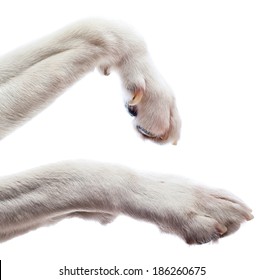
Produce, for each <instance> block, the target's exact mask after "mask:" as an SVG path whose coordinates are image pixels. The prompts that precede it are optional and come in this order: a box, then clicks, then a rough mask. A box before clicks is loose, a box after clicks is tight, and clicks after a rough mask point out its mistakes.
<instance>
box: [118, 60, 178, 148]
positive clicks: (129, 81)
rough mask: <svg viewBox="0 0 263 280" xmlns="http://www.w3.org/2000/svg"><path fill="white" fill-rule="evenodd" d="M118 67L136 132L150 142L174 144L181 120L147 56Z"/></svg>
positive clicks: (168, 88)
mask: <svg viewBox="0 0 263 280" xmlns="http://www.w3.org/2000/svg"><path fill="white" fill-rule="evenodd" d="M118 70H119V72H120V76H121V78H122V81H123V85H124V87H125V88H126V89H127V91H128V92H129V100H128V102H127V104H126V106H127V108H128V110H129V112H136V115H134V117H135V118H134V126H135V128H136V130H137V131H138V132H139V134H140V135H141V136H142V137H143V138H144V139H150V140H152V141H154V142H158V143H168V142H172V143H173V144H176V143H177V141H178V139H179V137H180V129H181V120H180V117H179V114H178V110H177V107H176V103H175V98H174V95H173V92H172V90H171V89H170V87H169V86H168V85H167V83H166V82H165V81H164V80H163V78H162V77H161V75H160V74H159V73H158V72H157V71H156V69H155V68H154V66H153V65H152V63H151V62H150V59H149V58H148V57H147V56H146V57H142V58H141V59H138V60H131V61H129V60H128V61H126V62H125V63H124V64H123V65H121V66H120V67H119V69H118Z"/></svg>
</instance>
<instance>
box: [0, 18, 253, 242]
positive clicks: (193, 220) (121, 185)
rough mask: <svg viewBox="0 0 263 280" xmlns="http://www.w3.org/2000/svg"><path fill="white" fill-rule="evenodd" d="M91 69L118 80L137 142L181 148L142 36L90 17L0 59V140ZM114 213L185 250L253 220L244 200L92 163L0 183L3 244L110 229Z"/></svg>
mask: <svg viewBox="0 0 263 280" xmlns="http://www.w3.org/2000/svg"><path fill="white" fill-rule="evenodd" d="M95 67H98V68H99V69H100V70H101V72H102V73H103V74H105V75H108V74H109V73H110V71H111V69H114V70H116V71H117V72H118V73H119V74H120V77H121V79H122V82H123V85H124V87H125V88H126V89H127V90H128V91H129V92H130V96H131V101H130V102H129V104H128V106H130V107H132V110H133V112H136V117H135V118H134V126H135V128H136V129H137V131H138V133H140V134H141V135H142V137H146V138H150V139H151V140H153V141H155V142H158V143H168V142H172V143H176V142H177V141H178V139H179V136H180V127H181V121H180V118H179V115H178V111H177V108H176V104H175V99H174V96H173V93H172V91H171V89H170V88H169V86H168V85H167V84H166V82H165V81H164V79H163V78H162V77H161V75H160V74H159V73H158V71H157V70H156V69H155V67H154V65H153V63H152V61H151V58H150V57H149V54H148V52H147V48H146V46H145V43H144V42H143V40H142V38H140V37H139V36H138V35H136V34H135V33H134V32H133V30H132V29H131V28H129V27H127V26H125V25H123V24H120V23H116V22H112V21H105V20H97V19H92V20H87V21H82V22H78V23H75V24H73V25H70V26H68V27H66V28H64V29H62V30H61V31H59V32H56V33H54V34H52V35H50V36H48V37H46V38H44V39H41V40H39V41H37V42H35V43H34V44H30V45H28V46H25V47H22V48H20V49H18V50H15V51H13V52H11V53H10V54H7V55H6V56H4V57H2V58H1V59H0V138H1V139H2V138H4V137H5V136H7V135H8V134H9V133H11V132H12V131H13V130H14V129H16V127H18V126H21V125H23V124H24V123H25V122H26V121H27V120H29V119H31V118H32V117H34V116H35V115H36V114H37V113H38V112H40V111H41V110H43V109H44V108H45V107H47V106H48V105H49V104H50V103H52V101H54V100H55V99H56V98H57V97H58V96H59V95H60V94H61V93H62V92H63V90H65V89H66V88H67V87H69V86H70V85H72V84H73V83H74V82H75V81H77V80H78V79H80V78H81V77H83V76H84V75H85V74H86V73H87V72H89V71H91V70H93V69H94V68H95ZM130 109H131V108H130ZM118 214H125V215H129V216H132V217H134V218H136V219H142V220H145V221H149V222H152V223H155V224H156V225H158V226H159V227H160V229H161V230H163V231H165V232H169V233H175V234H177V235H179V236H181V237H182V238H183V239H184V240H185V241H186V242H188V243H189V244H192V243H205V242H209V241H211V240H217V239H218V238H220V237H222V236H225V235H227V234H230V233H232V232H234V231H236V230H237V229H238V228H239V226H240V224H241V223H242V222H243V221H245V220H250V219H251V218H252V217H253V216H252V214H251V210H250V209H249V208H248V207H247V206H246V205H245V204H244V203H243V202H241V201H240V200H239V199H237V198H235V197H234V196H233V195H230V194H227V193H225V192H223V191H219V190H211V189H208V188H204V187H201V186H196V185H195V184H192V183H190V182H188V181H186V180H183V179H181V178H177V177H174V176H168V175H167V176H163V175H152V174H144V173H139V172H136V171H133V170H130V169H128V168H125V167H121V166H114V165H110V166H109V165H106V164H99V163H95V162H83V161H70V162H61V163H57V164H51V165H49V166H44V167H41V168H38V169H34V170H30V171H25V172H23V173H20V174H16V175H12V176H7V177H2V178H1V179H0V239H1V240H7V239H9V238H11V237H14V236H16V235H19V234H21V233H25V232H27V231H29V230H31V229H34V228H36V227H38V226H41V225H43V224H48V223H53V222H56V221H58V220H61V219H62V218H65V217H71V216H78V217H82V218H91V219H97V220H99V221H100V222H101V223H107V222H110V221H112V220H113V219H114V218H115V217H116V216H117V215H118Z"/></svg>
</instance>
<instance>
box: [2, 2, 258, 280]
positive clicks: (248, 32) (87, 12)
mask: <svg viewBox="0 0 263 280" xmlns="http://www.w3.org/2000/svg"><path fill="white" fill-rule="evenodd" d="M261 3H262V2H261V1H230V0H228V1H165V0H163V1H135V0H133V1H114V0H112V1H107V0H105V1H102V0H96V1H88V0H85V1H84V0H83V1H78V0H74V1H54V0H45V1H26V0H24V1H18V0H17V1H11V0H9V1H5V4H3V3H1V7H0V8H1V10H0V30H1V42H0V53H1V54H4V53H6V52H8V51H9V50H11V49H13V48H15V47H18V46H19V45H21V44H24V43H27V42H30V41H31V40H32V39H35V38H38V37H40V36H42V35H45V34H48V33H50V32H52V31H54V30H56V29H58V28H60V27H62V26H64V25H66V24H68V23H70V22H73V21H75V20H78V19H81V18H86V17H89V16H100V17H108V18H114V19H118V18H119V19H122V20H125V21H127V22H128V23H130V24H131V25H133V26H135V28H136V29H137V30H138V31H139V32H140V33H141V34H143V36H144V38H145V40H146V42H147V44H148V46H149V49H150V52H151V54H152V56H153V59H154V61H155V63H156V65H157V66H158V68H159V70H160V71H161V72H162V74H163V76H165V77H166V79H167V80H168V81H169V83H170V85H171V87H172V88H173V89H174V92H175V95H176V98H177V103H178V107H179V111H180V114H181V117H182V120H183V129H182V137H181V140H180V142H179V144H178V146H158V145H155V144H152V143H149V142H147V141H146V142H144V141H142V140H141V139H140V138H139V137H137V135H136V132H135V131H134V130H133V128H132V126H131V124H130V123H131V118H130V117H129V115H128V114H127V113H126V111H125V108H124V107H123V101H122V97H121V95H122V89H121V86H120V81H119V79H118V77H117V76H116V75H115V74H112V75H111V76H109V77H103V76H100V75H99V74H98V73H97V72H94V73H91V74H89V75H88V76H86V77H85V78H84V79H83V80H82V81H80V82H79V83H77V84H76V85H74V86H73V87H72V88H71V89H69V90H68V91H67V92H66V93H65V94H64V95H63V96H62V97H61V98H60V99H59V100H57V101H56V102H55V104H53V105H52V106H51V107H50V108H48V109H47V110H46V111H44V112H43V113H41V114H40V115H39V116H38V117H37V118H35V119H34V120H33V121H31V122H30V123H28V124H27V125H25V126H24V127H23V128H21V129H19V130H18V131H16V132H15V133H13V134H12V135H11V136H9V137H7V138H6V139H4V140H3V141H2V142H1V145H0V173H1V175H4V174H10V173H13V172H16V171H19V170H23V169H26V168H30V167H34V166H37V165H40V164H43V163H49V162H53V161H58V160H61V159H71V158H85V159H93V160H94V159H95V160H100V161H107V162H117V163H122V164H125V165H129V166H132V167H135V168H137V169H145V170H150V171H154V172H157V171H159V172H168V173H174V174H179V175H182V176H185V177H188V178H193V179H194V180H196V181H198V182H202V183H204V184H205V185H209V186H212V187H219V188H224V189H227V190H229V191H231V192H233V193H235V194H236V195H237V196H239V197H241V198H242V199H243V200H244V201H245V202H246V203H247V204H248V205H249V206H250V207H251V208H253V214H254V216H255V219H254V220H253V221H250V222H248V223H246V224H244V225H243V226H242V227H241V229H240V230H239V231H238V232H237V233H235V234H234V235H232V236H229V237H227V238H225V239H222V240H220V242H219V243H217V244H206V245H202V246H188V245H186V244H185V243H184V242H183V241H182V240H180V239H179V238H177V237H176V236H171V235H166V234H162V233H160V232H159V230H158V229H157V228H156V227H155V226H153V225H150V224H146V223H143V222H138V221H135V220H132V219H131V218H127V217H119V218H117V220H116V221H115V222H114V223H112V224H110V225H107V226H101V225H100V224H98V223H95V222H90V221H83V220H78V219H72V220H65V221H63V222H61V223H59V224H57V225H55V226H50V227H43V228H40V229H38V230H36V231H33V232H30V233H28V234H26V235H24V236H21V237H18V238H15V239H13V240H10V241H8V242H5V243H2V244H0V259H1V260H2V270H3V271H2V277H3V279H5V280H10V279H12V280H14V279H40V280H41V279H52V280H54V279H64V278H63V277H61V276H58V270H59V268H62V267H63V266H64V265H67V266H68V267H72V268H73V267H76V266H84V267H87V268H96V267H99V266H104V267H111V266H113V265H117V266H118V267H120V268H124V267H129V268H132V267H137V268H144V269H149V270H151V268H152V267H154V266H187V267H191V266H205V267H206V268H207V275H205V276H199V277H196V276H188V277H189V279H213V280H217V279H241V278H242V279H253V280H254V279H255V280H256V279H259V278H260V275H262V267H261V266H262V250H263V245H262V236H261V235H262V229H263V227H262V220H263V206H262V205H263V203H262V201H261V197H262V185H263V179H262V158H263V148H262V144H263V133H262V127H263V125H262V121H263V109H262V108H263V101H262V94H263V82H262V77H263V76H262V75H263V55H262V53H263V41H262V36H263V16H262V15H263V9H262V5H261ZM72 134H73V135H72ZM0 227H1V225H0ZM174 277H175V276H174ZM181 277H182V276H181ZM188 277H187V276H185V277H182V279H188ZM115 278H116V279H136V278H137V279H153V278H154V277H153V276H151V275H150V273H148V274H147V275H145V276H143V277H134V278H133V277H112V279H115ZM155 278H157V279H173V277H172V276H170V277H168V276H162V277H160V278H159V277H157V276H155ZM175 278H176V277H175ZM177 278H179V276H178V277H177ZM65 279H66V278H65ZM67 279H71V277H69V276H68V277H67ZM72 279H102V278H100V277H98V276H97V277H95V276H93V277H87V276H86V277H79V278H78V277H73V276H72ZM103 279H106V278H105V277H104V278H103Z"/></svg>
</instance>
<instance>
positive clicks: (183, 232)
mask: <svg viewBox="0 0 263 280" xmlns="http://www.w3.org/2000/svg"><path fill="white" fill-rule="evenodd" d="M188 191H189V189H188ZM191 192H192V193H191V196H190V195H189V194H190V193H188V195H189V196H188V197H184V198H183V203H182V204H181V206H180V207H179V208H177V207H176V212H174V211H171V209H170V210H168V211H167V212H166V214H165V215H166V223H165V224H161V225H160V228H161V230H163V231H165V232H170V233H177V234H178V235H179V236H181V237H182V238H183V239H184V240H185V241H186V242H187V243H188V244H202V243H207V242H210V241H216V240H218V239H219V238H221V237H224V236H226V235H229V234H231V233H233V232H235V231H237V230H238V229H239V227H240V225H241V223H243V222H244V221H246V220H247V221H249V220H251V219H253V215H252V214H251V209H249V208H248V207H247V206H246V205H245V204H244V203H243V202H241V201H240V200H239V199H237V198H235V197H234V196H233V195H231V194H227V193H226V192H223V191H217V190H210V189H205V188H200V189H197V188H196V189H193V190H192V191H191Z"/></svg>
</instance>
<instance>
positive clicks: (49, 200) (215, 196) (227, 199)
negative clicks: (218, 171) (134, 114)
mask: <svg viewBox="0 0 263 280" xmlns="http://www.w3.org/2000/svg"><path fill="white" fill-rule="evenodd" d="M0 190H1V192H0V201H1V203H0V225H1V227H0V238H1V240H6V239H9V238H11V237H14V236H16V235H18V234H21V233H24V232H27V231H29V230H31V229H34V228H36V227H39V226H41V225H45V224H50V223H54V222H57V221H59V220H61V219H62V218H65V217H72V216H79V215H81V217H82V218H83V217H84V218H97V219H98V218H99V219H100V221H101V222H109V221H110V220H109V219H107V220H105V219H103V217H104V218H112V217H116V216H117V215H119V214H125V215H129V216H131V217H133V218H135V219H141V220H145V221H148V222H151V223H154V224H156V225H157V226H159V227H160V229H161V230H163V231H165V232H169V233H173V234H177V235H179V236H180V237H182V238H183V239H184V240H185V241H186V242H188V243H190V244H192V243H205V242H209V241H213V240H217V239H219V238H220V237H222V236H225V235H227V234H230V233H232V232H234V231H236V230H237V229H238V228H239V226H240V224H241V223H242V222H243V221H245V220H250V219H252V217H253V216H252V215H251V213H250V212H251V211H250V209H249V208H248V207H247V206H245V205H244V203H243V202H241V201H239V200H238V199H236V198H235V197H233V196H232V195H229V194H226V193H225V192H222V191H217V190H211V189H207V188H203V187H200V186H199V187H197V186H195V185H193V184H191V183H189V182H187V181H184V180H183V179H180V178H177V177H170V176H164V175H162V176H161V175H159V176H158V175H150V174H141V173H137V172H135V171H132V170H130V169H128V168H125V167H120V166H108V165H106V164H99V163H94V162H92V163H88V162H79V161H72V162H64V163H57V164H53V165H49V166H45V167H41V168H37V169H35V170H31V171H27V172H24V173H21V174H17V175H13V176H10V177H4V178H1V179H0ZM85 213H86V215H85ZM83 215H84V216H83Z"/></svg>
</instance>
